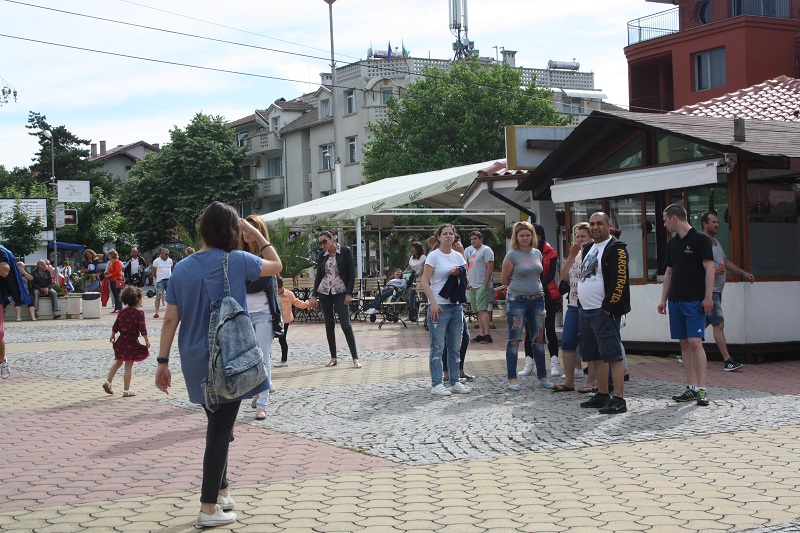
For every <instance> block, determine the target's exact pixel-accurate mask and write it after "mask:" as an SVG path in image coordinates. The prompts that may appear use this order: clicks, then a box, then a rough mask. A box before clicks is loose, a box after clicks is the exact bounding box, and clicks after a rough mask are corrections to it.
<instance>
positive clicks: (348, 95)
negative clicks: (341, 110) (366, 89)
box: [344, 89, 356, 115]
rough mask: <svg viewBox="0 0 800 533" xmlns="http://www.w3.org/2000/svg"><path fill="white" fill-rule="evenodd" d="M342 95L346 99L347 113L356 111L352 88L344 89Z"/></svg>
mask: <svg viewBox="0 0 800 533" xmlns="http://www.w3.org/2000/svg"><path fill="white" fill-rule="evenodd" d="M344 97H345V99H346V100H347V114H348V115H349V114H352V113H355V112H356V92H355V91H354V90H352V89H350V90H349V91H345V93H344Z"/></svg>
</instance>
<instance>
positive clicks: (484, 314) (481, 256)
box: [464, 231, 494, 344]
mask: <svg viewBox="0 0 800 533" xmlns="http://www.w3.org/2000/svg"><path fill="white" fill-rule="evenodd" d="M469 242H470V246H468V247H467V249H466V250H464V255H465V256H466V259H467V279H468V280H469V302H470V305H471V306H472V310H473V311H475V314H476V315H477V316H478V336H477V337H475V338H474V339H472V341H473V342H480V343H481V344H489V343H491V342H492V336H491V335H490V334H489V333H490V330H489V328H490V327H491V326H490V324H489V322H490V321H489V293H490V292H491V291H492V289H494V287H493V285H492V272H493V271H494V252H493V251H492V249H491V248H489V247H488V246H486V245H485V244H483V235H481V232H480V231H473V232H472V233H470V234H469Z"/></svg>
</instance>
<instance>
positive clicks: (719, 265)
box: [700, 211, 756, 372]
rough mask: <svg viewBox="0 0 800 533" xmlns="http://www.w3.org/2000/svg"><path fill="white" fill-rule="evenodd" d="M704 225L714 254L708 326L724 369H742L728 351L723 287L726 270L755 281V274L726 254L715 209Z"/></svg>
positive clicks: (706, 217) (703, 220)
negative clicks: (719, 237) (745, 269)
mask: <svg viewBox="0 0 800 533" xmlns="http://www.w3.org/2000/svg"><path fill="white" fill-rule="evenodd" d="M700 223H701V224H702V225H703V234H705V236H706V237H708V238H709V239H710V240H711V251H712V253H713V254H714V269H715V272H714V292H713V294H712V297H713V299H714V309H713V310H712V311H711V312H710V313H708V314H707V315H706V326H708V325H709V324H710V325H711V327H712V331H713V332H714V342H716V343H717V348H719V352H720V354H722V358H723V360H724V361H725V366H724V369H725V371H726V372H732V371H734V370H739V369H741V368H742V367H743V366H744V365H743V364H742V363H739V362H738V361H735V360H734V359H733V357H731V354H730V353H728V343H727V341H726V340H725V332H724V329H725V317H724V316H723V315H722V289H724V288H725V276H726V270H730V271H732V272H733V273H735V274H739V275H740V276H742V277H743V278H744V279H745V280H747V281H749V282H750V283H753V282H754V281H755V279H756V278H755V276H753V275H752V274H751V273H750V272H745V271H744V270H743V269H741V268H739V267H738V266H736V264H735V263H734V262H733V261H731V260H730V259H728V258H727V257H726V256H725V250H723V249H722V244H720V242H719V241H718V240H717V239H715V238H714V236H715V235H716V234H717V233H718V232H719V217H717V213H716V212H714V211H709V212H707V213H704V214H703V216H702V217H701V219H700Z"/></svg>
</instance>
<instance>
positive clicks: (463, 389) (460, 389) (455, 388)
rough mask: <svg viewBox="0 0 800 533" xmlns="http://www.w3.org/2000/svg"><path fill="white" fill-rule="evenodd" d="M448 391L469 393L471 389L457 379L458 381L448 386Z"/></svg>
mask: <svg viewBox="0 0 800 533" xmlns="http://www.w3.org/2000/svg"><path fill="white" fill-rule="evenodd" d="M450 392H452V393H453V394H469V393H470V392H472V389H470V388H469V387H467V386H466V385H464V384H463V383H461V382H460V381H459V382H458V383H456V384H455V385H453V386H452V387H450Z"/></svg>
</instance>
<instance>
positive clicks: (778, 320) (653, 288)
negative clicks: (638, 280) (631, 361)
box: [621, 281, 800, 344]
mask: <svg viewBox="0 0 800 533" xmlns="http://www.w3.org/2000/svg"><path fill="white" fill-rule="evenodd" d="M660 301H661V284H660V283H652V284H648V285H634V286H632V287H631V308H632V310H631V312H630V313H629V314H628V316H627V318H626V321H627V325H626V326H625V327H624V328H623V329H622V332H621V333H622V340H623V341H637V342H676V341H673V340H672V339H670V336H669V318H668V317H667V316H666V315H659V314H658V311H657V309H656V307H657V306H658V303H659V302H660ZM722 312H723V314H724V315H725V338H726V339H727V341H728V344H756V343H774V342H800V328H798V327H797V320H798V317H799V316H800V282H798V281H764V282H756V283H752V284H751V283H741V282H740V283H728V284H726V285H725V290H724V291H723V292H722ZM706 341H707V342H711V343H713V335H712V333H711V329H710V328H709V329H707V330H706Z"/></svg>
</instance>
